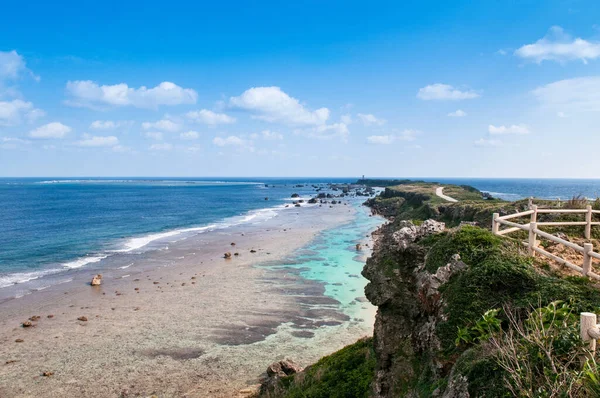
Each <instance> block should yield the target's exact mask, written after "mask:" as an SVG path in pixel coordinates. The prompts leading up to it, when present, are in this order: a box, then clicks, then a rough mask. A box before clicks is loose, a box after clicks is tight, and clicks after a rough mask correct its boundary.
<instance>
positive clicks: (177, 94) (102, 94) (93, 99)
mask: <svg viewBox="0 0 600 398" xmlns="http://www.w3.org/2000/svg"><path fill="white" fill-rule="evenodd" d="M67 93H68V94H69V95H70V96H72V97H73V100H70V101H67V104H69V105H74V106H91V107H93V106H94V105H96V104H101V105H113V106H134V107H136V108H157V107H158V106H159V105H180V104H195V103H196V100H197V99H198V94H197V93H196V91H194V90H192V89H190V88H182V87H180V86H178V85H176V84H174V83H171V82H162V83H160V84H159V85H158V86H156V87H153V88H147V87H145V86H142V87H140V88H137V89H136V88H133V87H129V86H128V85H127V84H125V83H121V84H114V85H99V84H98V83H96V82H93V81H91V80H77V81H69V82H67Z"/></svg>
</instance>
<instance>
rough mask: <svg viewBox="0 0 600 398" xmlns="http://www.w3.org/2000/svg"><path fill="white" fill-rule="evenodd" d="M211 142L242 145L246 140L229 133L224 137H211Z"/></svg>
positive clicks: (219, 144)
mask: <svg viewBox="0 0 600 398" xmlns="http://www.w3.org/2000/svg"><path fill="white" fill-rule="evenodd" d="M213 144H215V145H216V146H243V145H246V140H243V139H242V138H240V137H238V136H235V135H230V136H229V137H226V138H222V137H215V138H214V139H213Z"/></svg>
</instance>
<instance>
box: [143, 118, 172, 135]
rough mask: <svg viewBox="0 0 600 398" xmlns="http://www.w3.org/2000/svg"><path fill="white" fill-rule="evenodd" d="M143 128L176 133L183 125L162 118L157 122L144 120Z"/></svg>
mask: <svg viewBox="0 0 600 398" xmlns="http://www.w3.org/2000/svg"><path fill="white" fill-rule="evenodd" d="M142 128H144V130H160V131H167V132H169V133H174V132H176V131H179V130H180V129H181V125H180V124H179V123H175V122H173V121H172V120H168V119H162V120H159V121H156V122H144V123H142Z"/></svg>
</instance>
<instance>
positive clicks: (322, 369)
mask: <svg viewBox="0 0 600 398" xmlns="http://www.w3.org/2000/svg"><path fill="white" fill-rule="evenodd" d="M374 375H375V352H374V351H373V339H372V338H366V339H361V340H359V341H357V342H356V343H354V344H352V345H349V346H346V347H344V348H342V349H341V350H339V351H337V352H335V353H333V354H331V355H329V356H326V357H323V358H321V359H320V360H319V362H317V363H315V364H314V365H311V366H309V367H308V368H306V369H305V370H304V371H303V372H301V373H298V374H295V375H292V376H288V377H284V378H282V379H281V380H280V383H279V385H278V386H277V388H275V390H273V391H268V392H265V393H264V394H262V395H261V397H269V398H350V397H352V398H367V397H369V396H370V395H371V394H370V393H371V383H372V381H373V377H374Z"/></svg>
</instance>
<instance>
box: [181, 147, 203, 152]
mask: <svg viewBox="0 0 600 398" xmlns="http://www.w3.org/2000/svg"><path fill="white" fill-rule="evenodd" d="M201 149H202V148H201V147H199V146H188V147H187V148H185V151H186V152H189V153H196V152H198V151H200V150H201Z"/></svg>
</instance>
